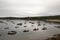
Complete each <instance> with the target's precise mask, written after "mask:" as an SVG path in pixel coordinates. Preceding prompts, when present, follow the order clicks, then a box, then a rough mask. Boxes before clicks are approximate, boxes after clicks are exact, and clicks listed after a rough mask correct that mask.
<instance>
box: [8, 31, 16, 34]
mask: <svg viewBox="0 0 60 40" xmlns="http://www.w3.org/2000/svg"><path fill="white" fill-rule="evenodd" d="M16 33H17V32H16V31H8V35H15V34H16Z"/></svg>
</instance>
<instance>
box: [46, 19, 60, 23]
mask: <svg viewBox="0 0 60 40" xmlns="http://www.w3.org/2000/svg"><path fill="white" fill-rule="evenodd" d="M46 21H47V22H59V23H60V20H57V19H54V20H52V19H51V20H46Z"/></svg>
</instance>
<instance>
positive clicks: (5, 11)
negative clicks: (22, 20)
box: [0, 0, 60, 17]
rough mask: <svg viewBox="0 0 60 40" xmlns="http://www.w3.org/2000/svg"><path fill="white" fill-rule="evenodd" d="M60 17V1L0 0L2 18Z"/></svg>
mask: <svg viewBox="0 0 60 40" xmlns="http://www.w3.org/2000/svg"><path fill="white" fill-rule="evenodd" d="M51 15H60V0H0V16H7V17H10V16H18V17H25V16H51Z"/></svg>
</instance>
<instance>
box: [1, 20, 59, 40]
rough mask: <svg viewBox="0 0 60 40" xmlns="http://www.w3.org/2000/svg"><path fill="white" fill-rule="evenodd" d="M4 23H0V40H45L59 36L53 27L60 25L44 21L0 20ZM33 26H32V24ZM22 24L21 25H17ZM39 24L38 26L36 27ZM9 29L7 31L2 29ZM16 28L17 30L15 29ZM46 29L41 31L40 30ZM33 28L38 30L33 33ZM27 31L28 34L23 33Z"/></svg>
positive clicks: (57, 30) (57, 29)
mask: <svg viewBox="0 0 60 40" xmlns="http://www.w3.org/2000/svg"><path fill="white" fill-rule="evenodd" d="M0 21H3V22H4V23H0V34H1V36H0V40H45V39H47V38H49V37H52V35H54V34H60V28H56V27H54V26H60V24H56V23H49V22H44V21H31V20H27V21H26V20H8V21H7V20H0ZM31 22H32V23H33V24H32V23H31ZM38 22H40V23H38ZM18 23H22V25H17V24H18ZM38 24H40V26H38ZM32 25H33V26H32ZM24 26H26V27H24ZM6 27H9V28H7V29H4V28H6ZM16 27H17V28H16ZM44 27H45V28H47V29H45V30H42V28H44ZM34 28H39V29H38V30H36V31H33V29H34ZM12 30H13V31H16V32H17V33H16V34H15V35H8V31H12ZM24 30H29V31H28V32H23V31H24Z"/></svg>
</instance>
